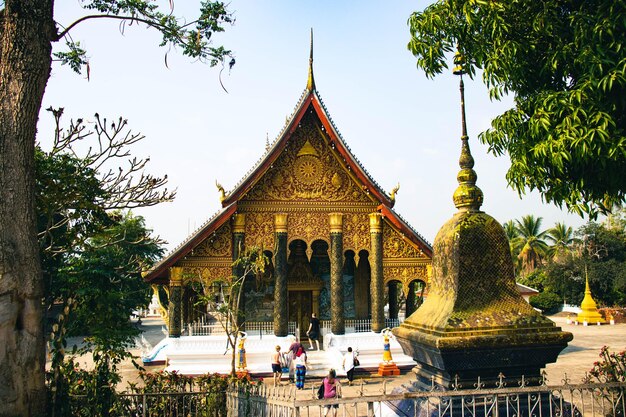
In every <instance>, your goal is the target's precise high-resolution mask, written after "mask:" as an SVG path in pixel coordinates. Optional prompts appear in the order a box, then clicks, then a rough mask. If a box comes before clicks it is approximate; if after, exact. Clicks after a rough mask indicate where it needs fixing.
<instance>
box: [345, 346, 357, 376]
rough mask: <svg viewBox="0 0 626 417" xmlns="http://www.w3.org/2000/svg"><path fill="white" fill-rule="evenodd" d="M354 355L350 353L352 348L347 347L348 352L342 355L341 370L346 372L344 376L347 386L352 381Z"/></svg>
mask: <svg viewBox="0 0 626 417" xmlns="http://www.w3.org/2000/svg"><path fill="white" fill-rule="evenodd" d="M355 357H356V355H355V354H354V352H353V351H352V347H350V346H349V347H348V352H346V354H345V355H343V369H344V370H345V371H346V375H347V376H348V385H352V381H353V380H354V358H355Z"/></svg>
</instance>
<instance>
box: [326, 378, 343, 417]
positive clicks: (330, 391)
mask: <svg viewBox="0 0 626 417" xmlns="http://www.w3.org/2000/svg"><path fill="white" fill-rule="evenodd" d="M322 384H323V385H324V399H325V400H327V399H330V398H341V383H340V382H339V380H338V379H337V373H336V372H335V370H334V369H331V370H330V371H328V376H327V377H326V378H324V380H323V381H322ZM338 408H339V404H329V405H325V406H324V417H326V415H327V414H328V412H329V411H330V410H332V413H331V415H332V416H333V417H335V416H336V415H337V409H338Z"/></svg>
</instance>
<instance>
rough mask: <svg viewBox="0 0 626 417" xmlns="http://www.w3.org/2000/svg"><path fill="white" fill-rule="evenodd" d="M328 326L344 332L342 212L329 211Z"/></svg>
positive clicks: (337, 332)
mask: <svg viewBox="0 0 626 417" xmlns="http://www.w3.org/2000/svg"><path fill="white" fill-rule="evenodd" d="M329 216H330V328H331V331H332V332H333V334H344V333H345V332H346V328H345V321H344V308H343V214H341V213H330V215H329Z"/></svg>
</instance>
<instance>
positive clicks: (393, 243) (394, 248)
mask: <svg viewBox="0 0 626 417" xmlns="http://www.w3.org/2000/svg"><path fill="white" fill-rule="evenodd" d="M422 257H425V255H424V253H423V252H422V251H420V250H419V249H416V248H415V246H413V245H412V244H411V243H410V242H409V241H408V240H407V239H406V238H404V236H402V235H401V234H400V233H398V232H397V231H396V230H395V229H394V228H393V227H391V226H390V225H389V224H388V223H385V227H384V228H383V258H422Z"/></svg>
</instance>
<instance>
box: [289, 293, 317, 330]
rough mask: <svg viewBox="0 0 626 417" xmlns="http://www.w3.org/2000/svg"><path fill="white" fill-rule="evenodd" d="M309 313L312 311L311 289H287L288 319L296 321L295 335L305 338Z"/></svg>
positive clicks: (309, 318) (309, 317)
mask: <svg viewBox="0 0 626 417" xmlns="http://www.w3.org/2000/svg"><path fill="white" fill-rule="evenodd" d="M311 313H313V293H312V291H289V321H291V322H295V323H296V327H297V330H296V331H297V332H298V334H297V336H298V337H299V338H300V339H303V338H306V331H307V329H308V328H309V322H310V320H311Z"/></svg>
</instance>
